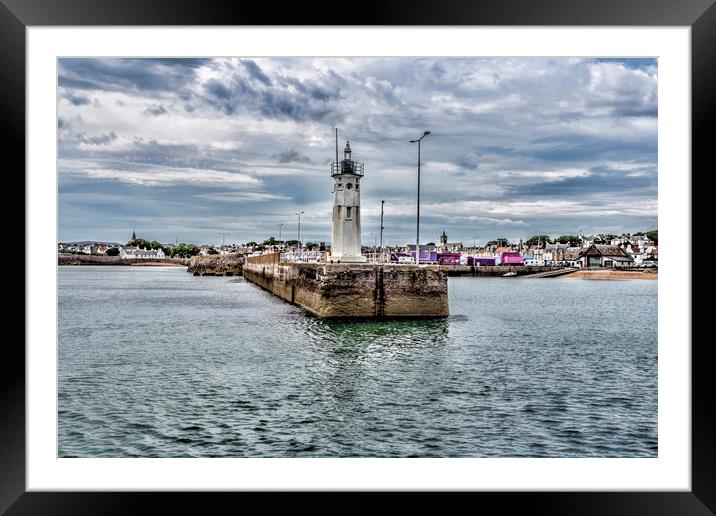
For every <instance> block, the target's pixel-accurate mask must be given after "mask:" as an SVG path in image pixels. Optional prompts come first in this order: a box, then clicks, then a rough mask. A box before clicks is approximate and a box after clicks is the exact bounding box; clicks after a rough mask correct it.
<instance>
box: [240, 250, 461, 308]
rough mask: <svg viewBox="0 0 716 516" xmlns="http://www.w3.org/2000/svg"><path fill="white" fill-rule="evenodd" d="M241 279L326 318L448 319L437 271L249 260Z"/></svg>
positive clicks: (442, 276) (443, 277)
mask: <svg viewBox="0 0 716 516" xmlns="http://www.w3.org/2000/svg"><path fill="white" fill-rule="evenodd" d="M243 275H244V277H245V278H246V279H247V280H248V281H250V282H251V283H255V284H256V285H258V286H260V287H262V288H264V289H266V290H268V291H269V292H271V293H273V294H275V295H276V296H278V297H280V298H282V299H284V300H286V301H288V302H289V303H292V304H294V305H297V306H300V307H301V308H303V309H305V310H307V311H308V312H310V313H312V314H314V315H317V316H319V317H326V318H344V317H345V318H363V317H369V318H382V317H444V316H447V315H448V314H449V309H448V290H447V273H446V272H445V271H444V270H442V269H441V268H440V267H439V266H420V267H416V266H415V265H402V264H401V265H398V264H329V263H289V262H281V261H279V255H278V254H266V255H262V256H255V257H248V258H247V259H246V261H245V263H244V265H243Z"/></svg>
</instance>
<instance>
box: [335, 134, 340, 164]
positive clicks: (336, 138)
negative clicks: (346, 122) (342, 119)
mask: <svg viewBox="0 0 716 516" xmlns="http://www.w3.org/2000/svg"><path fill="white" fill-rule="evenodd" d="M338 163H339V162H338V128H337V127H336V167H338V166H339V165H338ZM339 172H340V171H339Z"/></svg>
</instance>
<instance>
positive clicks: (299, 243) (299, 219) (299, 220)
mask: <svg viewBox="0 0 716 516" xmlns="http://www.w3.org/2000/svg"><path fill="white" fill-rule="evenodd" d="M303 213H304V212H300V213H296V214H295V215H298V251H299V253H302V252H303V244H302V243H301V215H303Z"/></svg>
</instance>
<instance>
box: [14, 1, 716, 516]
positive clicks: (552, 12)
mask: <svg viewBox="0 0 716 516" xmlns="http://www.w3.org/2000/svg"><path fill="white" fill-rule="evenodd" d="M344 24H347V25H513V26H517V25H532V26H534V25H552V26H567V25H574V26H593V25H598V26H629V25H639V26H689V27H691V52H692V55H691V72H692V171H691V175H690V178H689V175H688V171H685V172H684V174H685V176H684V179H685V180H691V181H693V178H694V175H695V174H694V173H693V171H694V170H696V169H697V168H698V169H703V170H702V173H705V172H706V167H707V166H708V167H709V168H713V163H714V162H715V161H716V160H715V158H716V156H714V154H715V151H714V148H716V146H715V145H714V144H713V143H712V142H711V141H710V138H709V135H710V134H711V132H712V131H709V129H713V128H714V127H713V126H714V118H715V117H714V115H715V114H716V5H714V0H684V1H681V2H674V1H669V0H631V1H625V0H539V1H537V0H483V1H471V0H461V1H453V2H445V1H435V0H433V1H426V2H419V3H418V2H405V1H401V0H389V1H383V2H380V3H376V4H375V5H372V4H370V3H366V2H360V3H356V4H355V5H352V4H349V3H346V2H342V3H338V4H336V5H335V6H333V8H329V7H327V6H323V5H322V4H320V3H315V4H307V3H306V2H293V3H285V4H269V3H267V2H242V1H241V0H238V1H235V2H222V1H218V0H204V1H202V2H196V1H192V0H114V1H112V2H97V1H92V0H0V74H1V75H2V80H1V81H0V107H1V110H0V112H1V113H2V124H0V131H2V134H3V136H4V138H3V141H4V142H5V143H6V146H5V158H6V161H7V158H10V160H9V161H10V162H13V163H15V164H16V168H17V169H20V168H22V169H23V170H24V167H25V145H24V143H25V101H26V99H25V86H26V85H25V29H26V27H28V26H63V25H73V26H83V25H103V26H111V25H158V26H161V25H177V26H179V25H194V26H196V25H344ZM18 189H21V190H22V191H23V192H24V182H23V183H20V184H19V185H18ZM692 191H693V188H692ZM692 203H693V201H692ZM695 204H696V203H693V205H695ZM15 227H16V224H15ZM684 240H685V242H688V241H690V238H685V239H684ZM25 244H26V247H25V249H29V247H27V244H28V243H27V242H25ZM686 247H689V245H688V244H686ZM687 259H690V260H692V263H693V259H692V258H691V257H690V256H688V258H687ZM26 274H32V271H26ZM15 276H16V277H11V278H7V279H6V292H13V293H14V292H21V291H23V292H24V285H23V286H21V285H19V283H20V279H19V275H15ZM26 281H27V277H26V278H25V282H26ZM15 283H18V284H17V285H15ZM18 304H19V303H18ZM23 306H24V304H23ZM692 310H696V306H695V305H692ZM692 321H693V311H692ZM688 339H691V336H688ZM679 344H681V345H689V344H691V357H692V364H691V366H692V384H691V385H692V407H691V408H692V441H691V446H692V456H691V466H692V474H691V479H692V490H691V491H689V492H656V491H649V492H634V493H630V492H581V493H577V492H561V493H556V492H550V493H540V492H529V493H512V492H505V493H470V494H469V495H468V494H460V495H457V496H456V495H452V496H450V497H449V498H445V497H441V500H440V501H439V503H440V504H441V505H440V507H441V509H440V512H441V513H446V512H449V511H453V510H457V508H458V507H460V506H464V504H465V503H467V504H468V507H470V506H472V507H475V508H482V507H485V505H484V503H485V502H490V503H498V504H500V505H501V506H502V507H503V510H505V509H507V510H509V509H510V508H513V507H515V506H523V507H525V508H528V510H529V512H530V513H537V514H546V513H549V514H621V513H625V514H713V513H715V512H716V489H715V486H716V424H715V423H716V410H714V404H713V403H712V400H713V399H714V397H713V393H714V386H713V385H714V382H713V381H711V378H710V369H711V362H710V361H709V360H708V356H709V346H710V339H708V338H707V339H693V340H691V342H686V341H685V342H683V343H679ZM2 357H3V359H2V361H0V364H1V365H2V367H1V369H2V375H0V386H1V389H2V390H1V391H0V400H1V401H0V409H1V410H2V412H1V413H2V424H0V512H5V511H7V514H10V515H14V514H65V513H68V514H85V513H87V514H115V513H116V514H120V513H121V514H131V513H136V512H154V511H153V509H151V505H150V504H152V503H156V502H159V503H161V504H162V506H163V510H162V512H168V511H169V510H172V508H178V509H180V510H181V512H187V511H201V512H209V510H210V509H209V506H210V505H211V504H214V503H215V502H217V501H218V502H219V503H225V502H229V503H231V504H240V505H234V509H235V510H237V511H238V510H240V507H244V508H246V507H248V504H250V503H251V501H259V502H260V503H262V504H263V505H264V506H265V507H267V508H269V509H275V508H276V504H277V503H280V502H282V501H284V500H286V499H285V497H283V496H278V497H277V496H276V494H271V495H270V496H268V497H267V496H265V495H264V496H262V497H261V499H260V500H256V499H257V498H258V497H259V496H260V494H256V493H243V494H242V493H222V494H221V495H218V494H216V493H214V494H211V493H201V494H195V495H193V496H192V497H188V495H186V494H179V493H174V494H172V493H120V492H111V493H97V492H93V493H84V492H26V487H25V478H26V464H25V430H26V428H25V352H24V347H22V346H21V345H20V343H19V340H13V339H6V340H5V346H4V349H3V354H2ZM424 495H425V493H412V494H410V496H401V498H402V500H401V502H400V503H401V504H403V506H402V509H401V512H405V511H407V510H411V509H413V508H415V507H421V508H423V509H425V508H426V507H427V505H426V502H427V500H426V498H425V496H424ZM318 496H320V494H317V493H299V494H294V495H293V496H292V497H291V498H290V501H288V500H287V502H288V503H292V504H294V505H293V506H294V507H298V506H302V507H304V508H305V509H309V508H310V509H309V510H310V511H311V512H316V511H319V512H325V511H324V509H328V510H330V511H331V512H336V511H335V509H336V506H335V505H333V504H332V503H326V501H325V500H324V499H323V498H322V499H321V501H320V502H319V500H318ZM376 496H377V495H376V494H374V493H351V494H349V495H348V496H347V497H345V498H344V499H343V500H342V501H341V502H338V503H340V504H341V506H340V507H341V510H340V512H351V513H354V512H355V513H357V512H367V511H368V510H373V509H374V508H375V507H376V506H378V505H379V504H382V501H380V500H378V499H376ZM466 496H470V500H466V499H465V497H466ZM239 499H240V501H239ZM267 499H268V500H269V503H268V505H266V504H267ZM476 503H478V504H480V505H479V506H478V505H475V504H476ZM296 504H298V505H296ZM232 512H234V510H232ZM302 512H303V511H302Z"/></svg>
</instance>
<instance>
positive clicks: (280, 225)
mask: <svg viewBox="0 0 716 516" xmlns="http://www.w3.org/2000/svg"><path fill="white" fill-rule="evenodd" d="M281 228H283V222H281V224H279V225H278V241H279V242H283V240H281Z"/></svg>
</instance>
